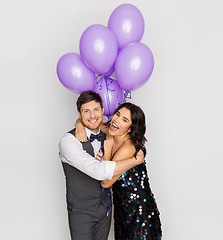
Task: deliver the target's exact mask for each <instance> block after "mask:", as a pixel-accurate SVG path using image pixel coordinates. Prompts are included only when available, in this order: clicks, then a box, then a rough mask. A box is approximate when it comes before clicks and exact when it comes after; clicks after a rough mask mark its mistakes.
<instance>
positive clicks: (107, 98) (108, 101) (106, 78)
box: [104, 77, 112, 116]
mask: <svg viewBox="0 0 223 240" xmlns="http://www.w3.org/2000/svg"><path fill="white" fill-rule="evenodd" d="M104 79H105V83H106V101H107V105H108V113H109V116H111V115H112V114H111V111H110V99H109V94H108V79H111V78H108V77H105V78H104Z"/></svg>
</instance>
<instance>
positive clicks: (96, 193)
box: [62, 129, 111, 211]
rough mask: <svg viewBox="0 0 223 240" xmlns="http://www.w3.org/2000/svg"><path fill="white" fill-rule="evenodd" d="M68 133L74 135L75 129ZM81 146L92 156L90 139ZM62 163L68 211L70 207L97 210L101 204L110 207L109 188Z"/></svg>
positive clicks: (92, 150)
mask: <svg viewBox="0 0 223 240" xmlns="http://www.w3.org/2000/svg"><path fill="white" fill-rule="evenodd" d="M69 133H71V134H73V135H74V136H75V129H73V130H71V131H70V132H69ZM104 139H105V138H104ZM104 139H103V141H102V144H103V142H104ZM82 146H83V149H84V150H86V152H87V153H89V154H90V155H91V156H93V157H94V149H93V147H92V145H91V143H90V141H88V142H84V143H82ZM62 164H63V169H64V173H65V177H66V188H67V196H66V197H67V206H68V211H70V210H72V209H77V210H83V209H85V210H90V211H97V208H98V206H100V205H101V204H103V205H104V206H105V207H106V208H107V207H111V196H110V189H109V188H106V189H103V188H102V187H101V183H100V181H98V180H95V179H93V178H91V177H89V176H88V175H86V174H85V173H83V172H81V171H79V170H78V169H76V168H75V167H73V166H71V165H69V164H67V163H64V162H62ZM102 189H103V190H102Z"/></svg>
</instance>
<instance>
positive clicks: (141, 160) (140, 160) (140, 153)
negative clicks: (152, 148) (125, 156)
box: [136, 150, 144, 164]
mask: <svg viewBox="0 0 223 240" xmlns="http://www.w3.org/2000/svg"><path fill="white" fill-rule="evenodd" d="M136 160H137V162H138V164H141V163H144V153H143V151H142V150H139V151H138V153H137V154H136Z"/></svg>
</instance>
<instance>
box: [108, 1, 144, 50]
mask: <svg viewBox="0 0 223 240" xmlns="http://www.w3.org/2000/svg"><path fill="white" fill-rule="evenodd" d="M108 27H109V28H110V29H111V30H112V32H113V33H114V34H115V36H116V39H117V41H118V47H119V49H122V48H123V47H124V46H125V45H126V44H128V43H131V42H137V41H140V40H141V39H142V36H143V33H144V28H145V23H144V18H143V15H142V13H141V12H140V11H139V9H138V8H137V7H135V6H134V5H132V4H128V3H126V4H122V5H120V6H119V7H117V8H116V9H115V10H114V11H113V12H112V14H111V16H110V18H109V20H108Z"/></svg>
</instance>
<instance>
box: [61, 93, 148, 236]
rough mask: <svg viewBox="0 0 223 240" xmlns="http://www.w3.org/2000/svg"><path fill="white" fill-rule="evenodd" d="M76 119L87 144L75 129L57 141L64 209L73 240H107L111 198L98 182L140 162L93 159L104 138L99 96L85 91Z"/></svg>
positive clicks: (141, 158)
mask: <svg viewBox="0 0 223 240" xmlns="http://www.w3.org/2000/svg"><path fill="white" fill-rule="evenodd" d="M76 104H77V111H78V116H79V118H80V120H81V122H82V124H83V125H84V126H85V129H86V132H87V136H88V141H87V142H82V143H81V142H79V141H78V140H77V138H76V137H75V129H73V130H71V131H70V132H69V133H67V134H65V136H64V137H63V138H62V139H61V141H60V145H59V147H60V158H61V161H62V164H63V169H64V173H65V176H66V188H67V209H68V219H69V228H70V232H71V239H72V240H106V239H107V237H108V234H109V229H110V224H111V196H110V190H109V189H103V188H102V187H101V184H100V180H105V179H111V178H112V177H113V176H117V175H120V174H122V173H123V172H124V171H127V170H128V169H129V164H131V165H130V166H131V167H135V166H136V165H137V164H140V163H142V162H143V160H144V159H143V155H142V153H141V152H140V153H139V154H138V155H137V157H136V158H130V159H127V160H124V161H119V162H117V163H116V162H113V161H98V160H96V159H95V157H96V155H97V153H98V151H99V150H100V148H101V146H102V145H103V141H104V139H105V135H104V134H103V133H102V132H100V124H101V122H102V119H103V112H104V109H103V105H102V100H101V97H100V95H99V94H97V93H95V92H92V91H86V92H83V93H81V95H80V96H79V98H78V99H77V103H76Z"/></svg>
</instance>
